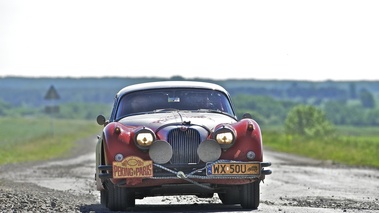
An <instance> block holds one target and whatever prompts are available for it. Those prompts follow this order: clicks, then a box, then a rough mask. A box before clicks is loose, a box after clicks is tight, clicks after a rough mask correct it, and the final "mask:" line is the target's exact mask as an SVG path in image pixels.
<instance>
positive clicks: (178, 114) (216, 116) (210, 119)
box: [119, 111, 237, 131]
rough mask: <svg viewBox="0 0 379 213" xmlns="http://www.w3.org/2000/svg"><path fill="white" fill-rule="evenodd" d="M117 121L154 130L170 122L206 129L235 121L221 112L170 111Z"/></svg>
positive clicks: (134, 116)
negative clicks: (201, 126) (204, 127)
mask: <svg viewBox="0 0 379 213" xmlns="http://www.w3.org/2000/svg"><path fill="white" fill-rule="evenodd" d="M119 122H120V123H122V124H123V125H125V126H146V127H149V128H151V129H152V130H153V131H155V130H157V129H158V128H160V127H162V126H163V125H170V124H172V125H179V124H183V123H186V124H191V125H203V126H206V127H207V128H208V129H212V128H213V127H215V126H216V125H217V124H220V123H230V124H231V123H235V122H237V121H236V119H235V118H233V117H230V116H228V115H225V114H222V113H210V112H190V111H172V112H159V113H147V114H139V115H133V116H128V117H125V118H123V119H121V120H119Z"/></svg>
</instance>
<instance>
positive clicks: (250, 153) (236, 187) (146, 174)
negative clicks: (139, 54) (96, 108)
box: [96, 81, 271, 211]
mask: <svg viewBox="0 0 379 213" xmlns="http://www.w3.org/2000/svg"><path fill="white" fill-rule="evenodd" d="M97 122H98V124H99V125H103V126H104V129H103V131H102V134H101V135H99V136H98V142H97V146H96V168H97V169H96V185H97V190H99V191H100V200H101V203H102V204H104V205H105V206H106V207H107V208H109V209H110V210H112V211H121V210H125V209H128V208H130V207H134V206H135V199H142V198H144V197H149V196H162V195H196V196H198V197H205V198H206V197H213V195H214V193H217V194H218V196H219V198H220V199H221V201H222V203H223V204H228V205H229V204H240V205H241V206H242V207H243V208H246V209H256V208H257V207H258V205H259V189H260V187H259V185H260V182H261V181H262V180H264V179H265V175H269V174H271V170H267V169H265V167H268V166H270V165H271V163H269V162H263V153H262V136H261V130H260V127H259V125H258V124H257V122H255V121H254V120H253V119H252V118H251V116H250V115H249V114H245V115H244V116H243V118H241V119H240V120H238V119H237V117H236V114H235V111H234V109H233V105H232V103H231V98H230V95H229V93H228V92H227V91H226V90H225V89H224V88H222V87H221V86H219V85H216V84H213V83H205V82H194V81H162V82H150V83H142V84H136V85H131V86H127V87H125V88H123V89H121V90H120V91H119V92H118V93H117V94H116V97H115V100H114V105H113V110H112V112H111V115H110V118H109V120H106V118H105V117H104V116H102V115H99V116H98V117H97Z"/></svg>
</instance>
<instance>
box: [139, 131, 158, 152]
mask: <svg viewBox="0 0 379 213" xmlns="http://www.w3.org/2000/svg"><path fill="white" fill-rule="evenodd" d="M134 141H135V142H136V145H137V146H138V147H139V148H140V149H148V148H149V147H150V146H151V144H152V143H153V141H155V134H154V132H153V131H152V130H150V129H147V128H142V129H139V130H137V131H136V133H135V137H134Z"/></svg>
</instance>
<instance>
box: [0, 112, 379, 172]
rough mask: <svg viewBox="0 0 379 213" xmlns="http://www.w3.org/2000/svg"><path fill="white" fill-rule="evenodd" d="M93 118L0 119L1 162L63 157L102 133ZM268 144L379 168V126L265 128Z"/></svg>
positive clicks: (266, 143)
mask: <svg viewBox="0 0 379 213" xmlns="http://www.w3.org/2000/svg"><path fill="white" fill-rule="evenodd" d="M100 132H101V126H99V125H97V124H96V121H90V120H68V119H67V120H64V119H51V118H48V117H44V118H22V117H19V118H8V117H2V118H0V165H1V164H7V163H15V162H25V161H38V160H46V159H50V158H55V157H63V156H65V155H67V154H68V153H69V151H70V150H71V149H72V148H73V147H74V146H75V141H77V140H79V139H82V138H85V137H89V136H92V135H96V134H99V133H100ZM262 135H263V144H264V146H265V147H267V148H270V149H272V150H277V151H281V152H288V153H293V154H298V155H302V156H307V157H311V158H315V159H321V160H329V161H333V162H336V163H342V164H346V165H352V166H364V167H374V168H379V131H377V129H376V128H373V127H369V128H352V127H338V130H337V134H336V135H335V136H333V137H330V138H328V139H319V138H303V137H292V136H287V135H285V134H284V133H283V131H282V127H273V126H270V127H262Z"/></svg>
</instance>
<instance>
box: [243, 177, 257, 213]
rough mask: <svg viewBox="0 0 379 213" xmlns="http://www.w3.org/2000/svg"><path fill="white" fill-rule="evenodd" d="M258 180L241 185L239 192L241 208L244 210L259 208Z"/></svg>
mask: <svg viewBox="0 0 379 213" xmlns="http://www.w3.org/2000/svg"><path fill="white" fill-rule="evenodd" d="M260 182H261V181H260V180H257V181H255V182H253V183H249V184H246V185H243V186H242V188H241V191H240V199H241V206H242V208H244V209H257V208H258V206H259V184H260Z"/></svg>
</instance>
